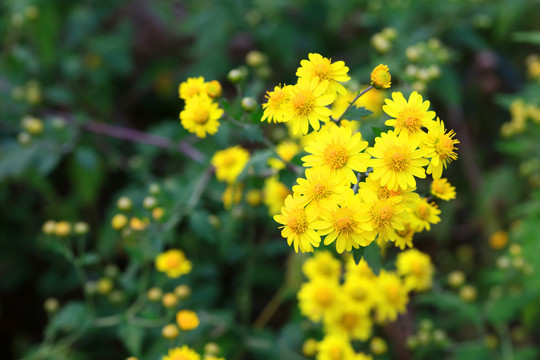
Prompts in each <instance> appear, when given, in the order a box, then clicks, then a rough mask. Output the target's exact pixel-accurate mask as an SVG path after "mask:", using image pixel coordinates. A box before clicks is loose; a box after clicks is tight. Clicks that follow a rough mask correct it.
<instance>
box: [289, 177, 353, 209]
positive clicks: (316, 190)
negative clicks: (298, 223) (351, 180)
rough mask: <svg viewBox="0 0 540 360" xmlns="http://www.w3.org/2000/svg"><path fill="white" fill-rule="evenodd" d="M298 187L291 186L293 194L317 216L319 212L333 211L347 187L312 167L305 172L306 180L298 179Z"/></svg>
mask: <svg viewBox="0 0 540 360" xmlns="http://www.w3.org/2000/svg"><path fill="white" fill-rule="evenodd" d="M296 181H297V182H298V185H295V186H293V188H292V190H293V191H294V193H295V194H299V195H303V196H302V197H301V203H302V205H304V206H306V205H307V207H308V208H313V209H314V211H315V212H316V213H317V215H319V214H320V213H321V211H324V210H327V211H330V210H334V209H336V208H337V204H338V202H339V201H340V200H341V197H342V194H343V192H344V191H345V190H347V189H348V187H347V186H346V185H345V184H344V183H343V179H342V178H339V177H337V176H335V175H333V174H332V173H330V172H328V171H326V170H324V169H322V168H320V167H314V168H311V169H307V170H306V179H302V178H298V179H297V180H296Z"/></svg>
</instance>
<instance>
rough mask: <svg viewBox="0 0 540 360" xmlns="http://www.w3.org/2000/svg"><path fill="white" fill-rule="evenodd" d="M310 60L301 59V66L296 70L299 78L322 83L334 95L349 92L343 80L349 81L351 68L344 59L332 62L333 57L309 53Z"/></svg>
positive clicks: (326, 90)
mask: <svg viewBox="0 0 540 360" xmlns="http://www.w3.org/2000/svg"><path fill="white" fill-rule="evenodd" d="M308 59H309V60H302V61H300V65H301V67H299V68H298V70H296V76H298V78H299V79H302V80H305V81H308V82H312V81H314V82H315V84H316V85H319V84H322V85H323V87H324V88H325V92H326V93H327V94H330V95H332V96H334V98H335V96H336V95H337V93H340V94H344V93H346V92H347V90H346V89H345V87H344V86H343V85H342V84H341V83H342V82H346V81H349V80H350V79H351V78H350V77H349V76H348V75H347V73H348V72H349V68H348V67H347V66H345V63H344V62H343V61H336V62H334V63H332V59H327V58H325V57H323V56H321V55H320V54H316V53H311V54H308Z"/></svg>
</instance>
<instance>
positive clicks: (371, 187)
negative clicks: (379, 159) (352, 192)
mask: <svg viewBox="0 0 540 360" xmlns="http://www.w3.org/2000/svg"><path fill="white" fill-rule="evenodd" d="M415 191H416V188H415V187H411V186H408V187H407V188H406V189H401V188H398V189H397V190H390V189H389V188H388V187H387V186H381V183H380V181H377V180H375V179H373V177H372V176H371V175H370V176H368V177H367V178H366V180H365V181H362V182H360V189H359V190H358V193H359V194H360V196H361V197H362V199H363V200H364V201H365V202H373V201H377V200H385V199H388V198H391V197H395V196H400V197H401V202H400V203H401V204H403V205H405V206H413V205H414V204H415V203H416V200H418V199H419V198H420V195H418V194H417V193H416V192H415Z"/></svg>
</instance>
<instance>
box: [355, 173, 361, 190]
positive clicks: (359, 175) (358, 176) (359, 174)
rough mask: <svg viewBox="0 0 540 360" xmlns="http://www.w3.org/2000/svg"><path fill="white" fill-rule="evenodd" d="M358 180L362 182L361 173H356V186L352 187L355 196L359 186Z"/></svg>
mask: <svg viewBox="0 0 540 360" xmlns="http://www.w3.org/2000/svg"><path fill="white" fill-rule="evenodd" d="M360 180H362V173H361V172H358V175H356V184H354V186H353V191H354V193H355V194H356V193H357V192H358V186H359V185H360Z"/></svg>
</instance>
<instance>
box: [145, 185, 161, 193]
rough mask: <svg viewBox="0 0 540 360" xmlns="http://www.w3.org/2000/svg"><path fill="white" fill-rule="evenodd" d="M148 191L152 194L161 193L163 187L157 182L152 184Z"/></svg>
mask: <svg viewBox="0 0 540 360" xmlns="http://www.w3.org/2000/svg"><path fill="white" fill-rule="evenodd" d="M148 192H149V193H150V194H152V195H159V193H161V187H160V186H159V185H158V184H156V183H153V184H150V186H149V187H148Z"/></svg>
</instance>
